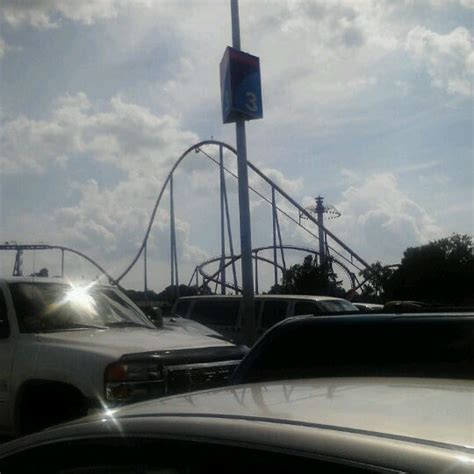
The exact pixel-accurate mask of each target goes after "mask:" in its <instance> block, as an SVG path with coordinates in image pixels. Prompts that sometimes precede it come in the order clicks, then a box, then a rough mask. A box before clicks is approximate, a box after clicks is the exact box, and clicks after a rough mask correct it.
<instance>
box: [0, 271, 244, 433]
mask: <svg viewBox="0 0 474 474" xmlns="http://www.w3.org/2000/svg"><path fill="white" fill-rule="evenodd" d="M247 350H248V349H247V348H246V347H245V346H235V345H234V344H231V343H229V342H227V341H225V340H222V339H219V338H214V337H209V336H205V335H202V334H198V333H197V332H196V333H190V332H189V331H186V330H184V329H183V330H180V329H179V328H173V329H167V328H166V326H165V327H164V328H162V329H158V328H156V326H154V325H153V324H152V323H151V322H150V320H149V319H148V318H147V317H146V316H145V315H144V314H143V313H142V312H141V311H140V309H138V307H137V306H135V304H134V303H133V302H132V301H131V300H130V299H128V298H127V297H126V296H125V295H124V294H123V293H122V292H121V291H120V290H119V289H118V288H116V287H113V286H109V285H100V284H89V285H84V284H82V286H81V285H77V286H75V285H73V284H71V283H69V282H66V281H64V280H60V279H54V278H31V277H30V278H23V277H11V278H0V435H7V436H8V435H10V436H11V435H13V436H15V435H19V434H24V433H28V432H31V431H36V430H38V429H42V428H44V427H46V426H49V425H53V424H56V423H59V422H62V421H66V420H69V419H73V418H76V417H79V416H82V415H85V414H87V413H88V412H89V411H91V410H94V409H101V408H104V409H106V408H108V407H112V406H117V405H121V404H124V403H129V402H131V401H136V400H141V399H146V398H153V397H159V396H164V395H170V394H175V393H182V392H187V391H189V390H196V389H201V388H203V389H205V388H208V387H216V386H220V385H224V384H225V383H226V382H227V380H228V378H229V377H230V375H231V374H232V372H233V370H234V368H235V367H236V366H237V364H238V363H239V361H240V359H241V358H242V357H243V356H244V355H245V354H246V352H247Z"/></svg>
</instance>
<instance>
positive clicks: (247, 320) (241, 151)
mask: <svg viewBox="0 0 474 474" xmlns="http://www.w3.org/2000/svg"><path fill="white" fill-rule="evenodd" d="M230 5H231V16H232V46H233V47H234V48H235V49H237V50H240V23H239V3H238V0H231V2H230ZM235 129H236V141H237V170H238V175H239V211H240V251H241V254H242V297H243V298H242V299H243V301H242V310H243V311H242V314H243V324H242V326H243V327H242V329H243V335H244V341H243V342H244V343H246V344H248V345H252V344H253V343H254V342H255V339H256V328H255V300H254V287H253V269H252V237H251V228H250V203H249V187H248V168H247V142H246V137H245V122H244V121H243V120H238V121H237V122H236V123H235Z"/></svg>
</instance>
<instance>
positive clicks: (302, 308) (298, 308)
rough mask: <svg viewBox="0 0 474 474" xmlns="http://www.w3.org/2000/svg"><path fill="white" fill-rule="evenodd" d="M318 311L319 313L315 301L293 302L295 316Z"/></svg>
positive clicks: (319, 310) (319, 311)
mask: <svg viewBox="0 0 474 474" xmlns="http://www.w3.org/2000/svg"><path fill="white" fill-rule="evenodd" d="M318 313H321V309H320V308H319V307H318V305H317V303H313V302H310V301H298V302H296V303H295V316H301V315H303V314H318Z"/></svg>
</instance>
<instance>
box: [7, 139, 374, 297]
mask: <svg viewBox="0 0 474 474" xmlns="http://www.w3.org/2000/svg"><path fill="white" fill-rule="evenodd" d="M196 154H199V155H200V156H202V157H204V158H205V159H206V160H208V162H209V163H210V164H211V165H213V166H216V167H217V168H218V171H219V178H218V179H219V187H218V189H219V216H218V219H219V222H220V236H219V240H220V252H219V253H218V255H216V256H215V257H213V258H209V259H207V260H205V261H203V262H200V263H198V264H197V265H196V266H195V268H194V271H192V273H191V275H187V278H186V279H185V280H180V258H179V257H180V253H179V250H180V249H179V246H178V244H177V239H176V215H177V213H178V211H177V209H175V186H174V182H173V175H174V174H175V173H176V170H177V169H178V168H179V166H180V165H181V164H182V163H183V161H184V160H186V159H190V158H191V157H195V156H196ZM231 157H234V158H236V157H237V152H236V150H235V148H233V147H232V146H230V145H228V144H226V143H224V142H221V141H217V140H205V141H201V142H199V143H196V144H195V145H192V146H190V147H189V148H188V149H187V150H186V151H185V152H184V153H183V154H182V155H181V156H180V157H179V158H178V159H177V161H176V162H175V163H174V165H173V166H172V168H171V169H170V171H169V173H168V175H167V176H166V178H165V180H164V182H163V183H162V186H161V188H160V190H159V192H158V195H157V198H156V201H155V204H154V206H153V209H152V212H151V215H150V219H149V222H148V225H147V227H146V229H145V232H144V238H143V240H142V243H141V245H140V246H139V248H138V249H136V251H135V253H134V256H133V258H132V259H131V261H130V263H129V264H128V265H127V267H126V268H125V269H124V270H123V271H122V272H121V273H120V274H118V275H111V274H110V273H109V272H108V271H107V270H106V269H105V268H104V267H103V266H102V265H101V264H99V263H98V262H97V260H96V259H94V258H92V257H90V256H88V255H86V254H85V253H83V252H81V251H79V250H76V249H73V248H71V247H68V246H64V245H53V244H34V243H28V244H27V243H17V242H6V243H5V244H2V245H0V250H3V251H12V252H15V261H14V265H13V275H14V276H20V275H22V274H23V254H24V252H26V251H33V252H37V251H54V253H57V252H59V255H60V259H61V262H60V268H61V275H58V276H63V277H64V276H65V275H66V274H67V271H66V268H65V266H66V258H65V257H66V255H68V254H74V255H76V256H78V257H80V258H82V259H85V260H86V261H87V262H89V263H90V264H91V265H92V266H93V267H95V268H96V269H97V271H98V273H99V274H100V275H103V276H104V277H105V278H106V279H107V280H108V281H109V282H110V283H112V284H115V285H118V286H121V285H122V280H123V279H124V278H125V277H126V276H127V275H128V274H129V273H130V271H131V270H132V269H133V268H134V267H135V266H136V265H138V264H140V265H143V291H144V292H145V294H146V293H147V292H148V291H149V287H150V282H149V277H148V267H149V264H150V263H149V261H148V260H149V259H148V257H147V246H148V243H149V240H150V235H152V232H153V224H154V222H155V218H156V216H157V211H158V209H159V208H160V206H162V201H163V198H164V196H165V195H167V197H168V199H167V201H168V202H167V203H168V205H169V210H168V211H169V235H170V238H169V256H170V259H169V262H170V264H169V265H170V266H169V275H170V280H169V283H170V287H172V288H177V289H179V286H180V283H181V284H183V283H185V284H186V283H187V286H195V287H196V288H197V289H198V293H199V292H209V291H212V292H215V293H220V294H226V293H231V294H239V293H240V292H241V282H240V281H239V279H240V272H239V271H238V263H239V259H240V257H241V256H240V254H239V253H238V252H237V251H236V247H235V245H234V241H235V239H234V236H233V232H232V225H231V206H230V203H229V193H228V180H229V179H232V180H238V176H237V175H236V173H235V172H234V171H233V170H232V167H231V166H229V164H228V163H227V161H228V160H229V159H230V158H231ZM248 168H249V171H251V172H252V173H254V174H255V175H256V177H257V178H258V179H259V180H260V181H261V185H259V186H258V188H257V187H256V186H255V185H253V186H251V185H249V191H250V192H251V193H252V194H253V195H254V196H255V197H256V198H257V199H260V200H261V201H262V202H263V203H265V204H266V205H267V206H268V209H269V215H270V216H271V234H270V232H269V233H268V234H269V235H271V241H270V242H268V244H267V245H263V246H259V247H256V248H254V249H253V250H252V258H253V262H254V286H255V291H256V293H259V292H260V289H261V288H262V285H261V284H260V281H261V279H262V273H264V272H262V270H261V268H260V267H261V264H262V263H264V264H268V265H270V268H273V271H272V281H273V283H274V284H275V285H276V284H278V283H279V280H280V278H281V277H282V275H283V274H284V272H285V270H286V269H287V268H288V260H289V259H288V255H289V254H292V255H294V254H295V252H296V253H301V254H304V255H312V256H313V259H314V262H315V264H316V265H319V266H324V268H326V269H327V274H328V277H329V278H333V279H336V278H339V280H341V278H342V279H343V281H344V288H345V291H346V296H347V297H350V296H351V295H354V294H356V293H357V290H359V289H360V288H361V287H362V286H363V285H364V283H366V281H367V280H363V279H361V277H360V274H361V271H362V270H365V269H369V264H368V263H367V262H366V261H365V260H364V259H363V258H362V257H361V256H360V255H358V254H357V253H356V252H355V251H354V250H353V249H352V248H351V247H350V246H349V245H347V244H346V243H344V242H343V241H342V240H341V239H340V238H338V237H337V236H336V235H335V234H334V233H333V232H331V231H330V230H329V229H328V228H327V227H326V225H325V219H330V218H334V217H337V216H338V215H339V214H338V212H337V211H336V210H335V209H334V208H333V207H332V206H326V205H325V204H324V199H323V198H322V197H320V196H319V197H317V198H316V199H315V205H314V206H310V207H303V206H301V205H300V204H299V203H298V202H297V201H296V200H295V199H293V198H292V197H291V196H290V195H289V194H288V193H287V192H286V191H285V190H284V189H282V188H281V187H280V186H279V185H278V184H277V183H276V182H275V181H274V180H272V179H271V178H270V177H269V176H268V175H266V174H265V173H264V172H262V171H261V170H260V169H259V168H257V167H256V166H255V165H254V164H252V163H251V162H248ZM283 219H285V220H286V223H287V224H290V225H291V226H294V227H295V228H296V229H297V230H298V231H299V232H300V234H301V235H306V236H307V238H306V239H305V240H306V241H307V242H314V245H305V246H302V245H299V244H293V243H290V242H288V241H285V240H284V238H283V237H282V234H283V232H282V225H281V222H282V220H283ZM237 240H238V239H237ZM166 244H167V243H166ZM266 268H268V267H266ZM265 276H266V279H267V280H268V272H267V274H266V275H265ZM178 291H179V290H178ZM176 296H179V295H176Z"/></svg>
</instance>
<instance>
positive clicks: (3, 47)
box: [0, 38, 8, 59]
mask: <svg viewBox="0 0 474 474" xmlns="http://www.w3.org/2000/svg"><path fill="white" fill-rule="evenodd" d="M7 51H8V45H7V43H5V41H4V40H3V39H2V38H0V59H1V58H3V56H5V54H6V52H7Z"/></svg>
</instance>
